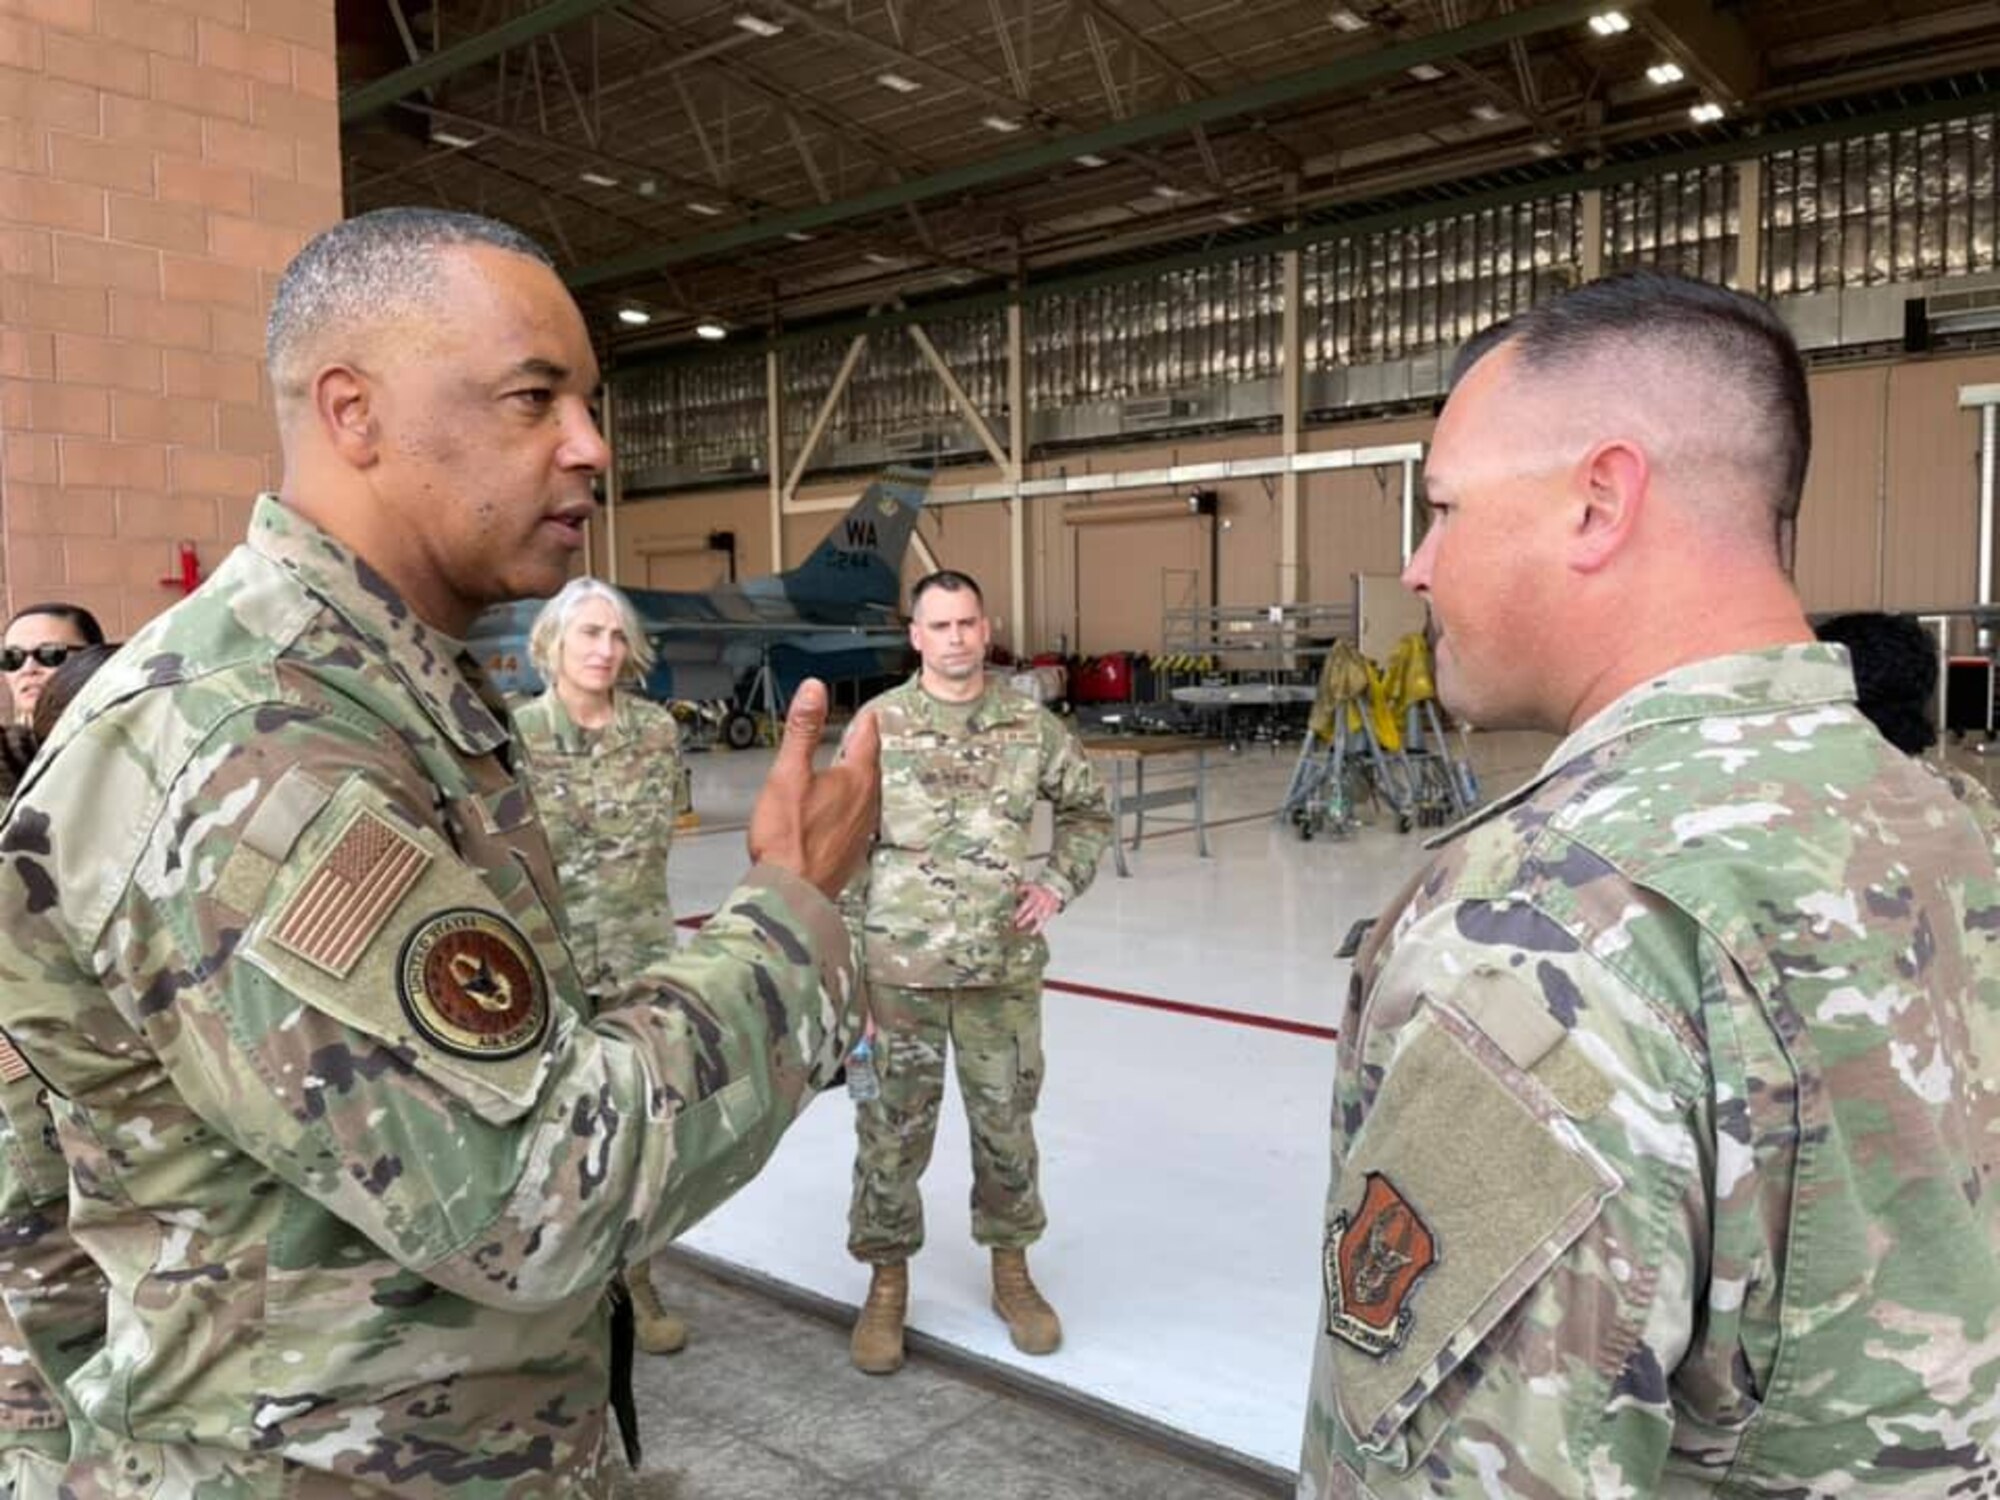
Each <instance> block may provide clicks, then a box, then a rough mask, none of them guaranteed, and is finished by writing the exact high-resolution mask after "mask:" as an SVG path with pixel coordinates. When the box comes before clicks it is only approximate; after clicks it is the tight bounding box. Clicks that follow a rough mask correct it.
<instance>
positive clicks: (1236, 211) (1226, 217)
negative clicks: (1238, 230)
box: [1216, 208, 1250, 224]
mask: <svg viewBox="0 0 2000 1500" xmlns="http://www.w3.org/2000/svg"><path fill="white" fill-rule="evenodd" d="M1216 217H1217V218H1218V219H1220V220H1222V222H1223V223H1225V224H1248V223H1249V222H1250V215H1248V214H1246V213H1245V212H1243V210H1242V209H1240V208H1225V209H1224V210H1223V211H1222V212H1221V213H1219V214H1217V215H1216Z"/></svg>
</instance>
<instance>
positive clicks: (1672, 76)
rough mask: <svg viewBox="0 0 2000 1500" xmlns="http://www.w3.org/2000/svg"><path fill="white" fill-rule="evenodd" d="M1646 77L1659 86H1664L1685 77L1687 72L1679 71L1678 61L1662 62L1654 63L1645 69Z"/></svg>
mask: <svg viewBox="0 0 2000 1500" xmlns="http://www.w3.org/2000/svg"><path fill="white" fill-rule="evenodd" d="M1646 77H1647V78H1648V79H1650V80H1651V81H1652V82H1654V83H1656V84H1658V85H1659V86H1660V87H1661V88H1665V87H1666V86H1667V85H1668V84H1670V83H1679V82H1680V81H1681V80H1682V79H1683V78H1685V77H1687V74H1685V73H1683V72H1682V71H1681V65H1680V64H1679V63H1676V62H1663V63H1654V64H1653V65H1652V67H1650V68H1648V69H1646Z"/></svg>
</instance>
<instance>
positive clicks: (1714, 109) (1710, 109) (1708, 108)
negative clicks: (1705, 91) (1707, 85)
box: [1688, 99, 1722, 125]
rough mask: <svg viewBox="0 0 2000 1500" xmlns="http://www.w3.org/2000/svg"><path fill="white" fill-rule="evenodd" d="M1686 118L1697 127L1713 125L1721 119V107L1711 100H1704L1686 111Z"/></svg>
mask: <svg viewBox="0 0 2000 1500" xmlns="http://www.w3.org/2000/svg"><path fill="white" fill-rule="evenodd" d="M1688 118H1689V119H1690V120H1692V121H1694V122H1695V124H1697V125H1713V124H1714V123H1715V122H1716V121H1717V120H1719V119H1721V118H1722V106H1721V105H1720V104H1717V103H1716V102H1715V101H1714V100H1713V99H1704V100H1702V101H1701V103H1699V104H1697V105H1696V106H1695V107H1694V108H1693V109H1691V110H1689V111H1688Z"/></svg>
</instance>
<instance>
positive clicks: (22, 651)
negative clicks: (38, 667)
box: [0, 645, 83, 672]
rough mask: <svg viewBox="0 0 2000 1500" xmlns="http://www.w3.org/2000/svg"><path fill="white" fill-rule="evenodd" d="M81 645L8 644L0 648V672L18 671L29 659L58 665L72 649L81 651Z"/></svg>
mask: <svg viewBox="0 0 2000 1500" xmlns="http://www.w3.org/2000/svg"><path fill="white" fill-rule="evenodd" d="M82 649H83V648H82V647H81V646H56V645H48V646H27V647H23V646H8V647H5V648H0V672H18V671H20V670H21V668H23V667H25V666H26V665H27V664H28V662H29V659H30V658H32V659H34V660H35V661H38V662H40V663H41V664H42V665H43V666H45V667H59V666H61V665H62V664H63V663H64V662H66V661H68V660H69V656H70V653H71V652H72V651H81V650H82Z"/></svg>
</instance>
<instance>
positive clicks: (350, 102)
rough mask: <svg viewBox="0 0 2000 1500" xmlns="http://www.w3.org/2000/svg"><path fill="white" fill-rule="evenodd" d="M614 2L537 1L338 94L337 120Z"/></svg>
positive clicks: (376, 107) (353, 117)
mask: <svg viewBox="0 0 2000 1500" xmlns="http://www.w3.org/2000/svg"><path fill="white" fill-rule="evenodd" d="M616 3H617V0H548V3H547V4H546V5H538V6H536V7H535V8H534V9H533V10H531V11H527V12H525V13H523V14H521V15H518V16H516V17H514V19H513V20H511V21H503V22H501V24H500V25H498V26H495V27H494V28H493V29H492V30H491V31H482V32H480V33H479V35H477V36H469V37H467V38H466V39H465V40H464V41H462V42H457V43H455V44H453V45H452V46H449V47H447V48H445V49H444V50H443V51H442V52H434V53H432V54H431V55H430V56H429V57H427V58H425V59H424V60H423V61H422V62H419V63H411V64H410V66H409V67H407V68H398V69H397V70H396V71H395V72H393V73H390V74H388V75H387V76H386V77H382V78H377V79H375V80H374V81H373V82H372V83H364V84H362V85H361V86H360V87H358V88H354V89H350V90H348V92H346V93H345V94H342V95H341V96H340V123H341V124H343V125H352V124H353V123H354V122H355V121H357V120H365V119H367V118H368V117H369V116H370V115H372V114H375V113H377V112H379V111H381V110H385V109H387V108H388V107H389V106H390V105H392V104H394V103H395V102H396V101H397V100H398V99H401V98H405V97H406V96H408V95H410V94H414V93H416V92H417V90H418V89H425V88H429V87H430V86H431V85H432V84H434V83H442V82H443V81H444V80H445V79H447V78H449V77H451V76H452V75H453V74H454V73H463V72H464V71H465V70H466V69H467V68H470V67H475V66H477V65H478V64H480V63H483V62H485V61H486V59H487V58H489V57H497V56H499V55H500V54H501V53H502V52H505V51H506V50H507V49H508V48H509V47H518V46H520V45H521V43H523V42H530V41H533V40H534V39H535V38H536V37H538V36H542V35H545V34H546V33H548V32H551V31H554V30H556V29H557V28H558V27H561V26H567V25H569V24H570V23H571V22H573V21H582V20H585V19H587V18H588V17H590V16H593V15H596V14H597V12H599V11H600V10H606V9H609V8H610V7H611V6H612V5H615V4H616Z"/></svg>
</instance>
